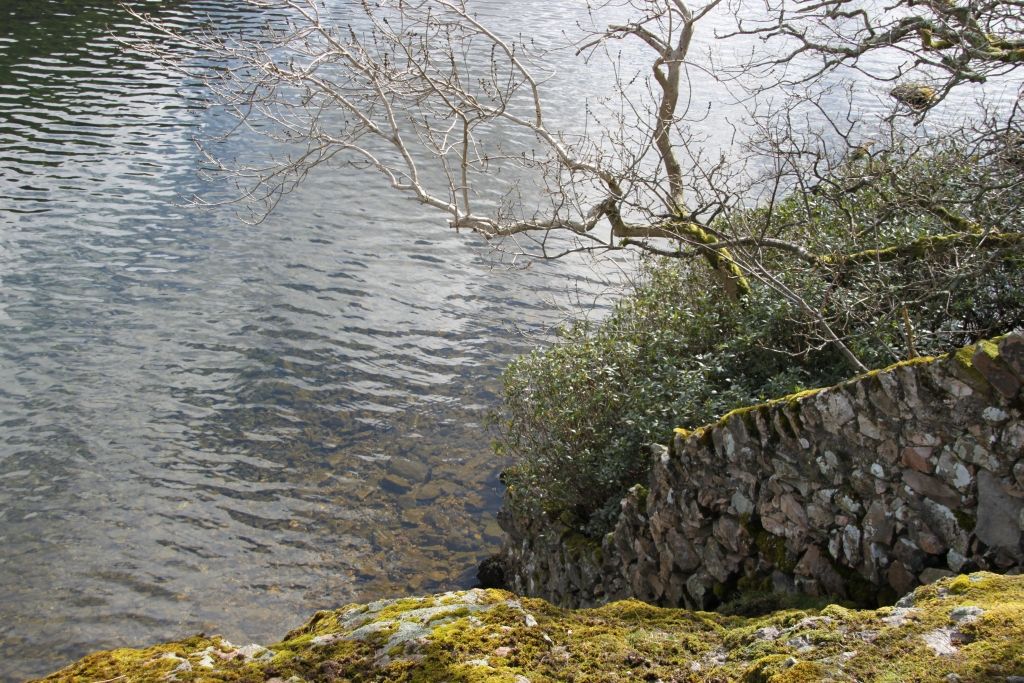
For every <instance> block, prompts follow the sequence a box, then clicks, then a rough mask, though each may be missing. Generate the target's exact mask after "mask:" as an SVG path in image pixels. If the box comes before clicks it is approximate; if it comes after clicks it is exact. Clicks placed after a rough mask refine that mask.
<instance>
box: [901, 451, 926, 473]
mask: <svg viewBox="0 0 1024 683" xmlns="http://www.w3.org/2000/svg"><path fill="white" fill-rule="evenodd" d="M932 450H934V449H932V448H931V447H929V446H907V447H906V448H904V449H903V451H902V452H901V454H900V462H902V463H903V464H904V465H906V466H907V467H909V468H911V469H914V470H917V471H918V472H924V473H925V474H931V472H932V470H933V469H934V468H933V466H932V463H931V455H932Z"/></svg>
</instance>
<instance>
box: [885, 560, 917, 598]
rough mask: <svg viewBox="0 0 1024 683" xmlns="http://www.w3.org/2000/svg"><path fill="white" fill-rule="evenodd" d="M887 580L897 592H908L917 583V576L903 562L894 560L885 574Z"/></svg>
mask: <svg viewBox="0 0 1024 683" xmlns="http://www.w3.org/2000/svg"><path fill="white" fill-rule="evenodd" d="M885 577H886V581H887V582H888V583H889V585H890V586H892V589H893V590H894V591H896V592H897V593H901V594H906V593H908V592H909V591H911V590H913V588H914V586H916V585H917V577H916V576H915V575H914V573H913V572H911V571H910V569H909V568H908V567H907V565H905V564H903V563H902V562H893V563H892V564H890V565H889V569H888V570H887V571H886V574H885Z"/></svg>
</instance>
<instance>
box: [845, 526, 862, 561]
mask: <svg viewBox="0 0 1024 683" xmlns="http://www.w3.org/2000/svg"><path fill="white" fill-rule="evenodd" d="M860 536H861V534H860V529H858V528H857V527H855V526H853V525H852V524H850V525H847V527H846V528H845V529H843V555H845V556H846V564H847V565H848V566H850V567H856V566H857V565H858V564H860V560H861V549H860Z"/></svg>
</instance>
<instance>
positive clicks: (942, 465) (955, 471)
mask: <svg viewBox="0 0 1024 683" xmlns="http://www.w3.org/2000/svg"><path fill="white" fill-rule="evenodd" d="M935 473H936V474H938V475H939V476H940V477H942V478H943V479H944V480H945V481H946V483H947V484H950V485H951V486H952V487H953V488H955V489H956V490H958V491H960V492H964V491H967V490H968V489H970V488H971V485H972V484H974V477H972V476H971V473H970V471H969V470H968V469H967V466H966V465H964V464H963V463H962V462H960V461H959V460H958V459H957V458H956V457H955V456H954V455H953V453H952V452H950V451H949V450H943V451H942V455H940V456H939V462H938V464H937V465H936V467H935Z"/></svg>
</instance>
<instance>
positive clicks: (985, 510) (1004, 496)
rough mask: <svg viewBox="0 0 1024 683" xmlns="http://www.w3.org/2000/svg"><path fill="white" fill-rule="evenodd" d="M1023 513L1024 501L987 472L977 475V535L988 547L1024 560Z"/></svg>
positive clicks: (975, 529) (975, 530)
mask: <svg viewBox="0 0 1024 683" xmlns="http://www.w3.org/2000/svg"><path fill="white" fill-rule="evenodd" d="M1022 512H1024V500H1022V499H1021V498H1019V497H1017V496H1014V495H1012V494H1011V493H1010V490H1009V487H1008V486H1006V485H1004V484H1003V483H1001V482H1000V481H999V479H998V478H997V477H996V476H995V475H993V474H991V473H990V472H988V471H987V470H980V471H979V472H978V520H977V524H976V526H975V528H974V533H975V535H977V537H978V538H979V539H981V541H982V542H983V543H985V545H987V546H989V547H990V548H998V549H999V550H1002V551H1004V552H1006V553H1008V554H1010V555H1011V556H1013V557H1015V558H1017V559H1018V560H1024V553H1022V552H1021V529H1020V521H1019V520H1020V515H1021V513H1022Z"/></svg>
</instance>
